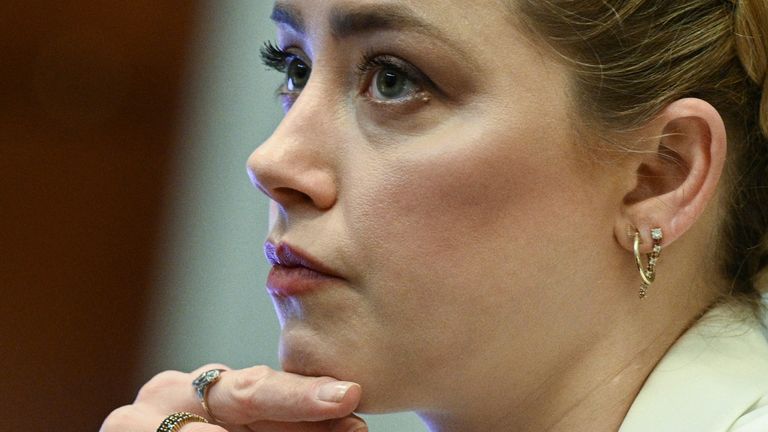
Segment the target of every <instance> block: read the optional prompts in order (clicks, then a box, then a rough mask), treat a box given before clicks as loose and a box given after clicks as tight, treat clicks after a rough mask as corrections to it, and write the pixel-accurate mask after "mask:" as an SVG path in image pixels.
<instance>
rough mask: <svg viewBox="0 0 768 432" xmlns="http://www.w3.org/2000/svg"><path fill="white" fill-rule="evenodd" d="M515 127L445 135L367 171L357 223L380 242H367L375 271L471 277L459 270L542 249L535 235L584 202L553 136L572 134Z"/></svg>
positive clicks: (470, 271)
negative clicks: (506, 130)
mask: <svg viewBox="0 0 768 432" xmlns="http://www.w3.org/2000/svg"><path fill="white" fill-rule="evenodd" d="M516 130H517V131H518V132H517V133H516V134H515V135H514V136H509V135H504V134H502V133H499V132H497V131H494V130H482V131H481V130H477V131H473V130H466V129H464V130H463V131H462V132H463V133H445V134H442V136H441V137H439V138H435V137H432V138H430V139H429V141H428V142H427V143H424V145H421V146H420V145H419V144H414V145H408V146H407V147H409V148H410V149H411V150H410V151H408V152H400V153H398V154H397V155H396V156H395V157H392V158H391V159H390V158H388V159H386V160H384V161H378V162H377V164H376V165H377V167H378V168H377V169H374V170H372V171H368V173H367V175H366V177H365V178H360V179H359V184H358V186H357V187H356V188H355V190H356V191H359V192H360V195H359V196H356V197H355V200H354V201H355V202H354V204H353V205H352V206H350V207H351V208H352V209H354V211H353V212H352V214H350V215H349V217H350V220H351V221H352V223H351V224H350V226H351V227H353V228H352V229H354V230H356V235H355V237H356V238H360V239H363V245H367V246H370V245H376V247H373V248H371V247H368V248H366V247H361V248H360V253H361V254H364V255H366V254H367V255H372V256H370V257H369V260H370V261H369V262H370V263H376V265H375V267H373V269H372V270H371V271H372V272H378V271H388V272H389V271H392V272H393V274H392V275H394V274H399V275H400V276H403V275H408V274H413V275H420V278H421V279H422V282H426V281H425V280H423V278H424V277H427V276H428V275H430V274H432V275H435V276H434V277H432V278H431V279H433V280H432V282H435V283H445V280H444V279H450V280H451V281H461V282H466V280H467V278H465V277H463V276H460V277H456V275H457V274H461V275H464V276H473V275H479V274H482V275H484V276H486V277H487V276H488V275H489V274H490V273H489V269H491V268H493V265H492V264H493V263H494V262H495V261H499V262H505V261H506V262H509V261H507V260H509V259H513V258H516V259H523V257H521V255H522V254H523V253H524V252H528V253H530V248H534V249H535V248H536V247H537V246H536V244H537V243H538V242H536V241H534V240H535V238H536V237H537V236H540V235H541V234H540V233H541V232H542V231H546V230H549V229H554V228H555V227H556V225H558V223H561V222H560V221H561V219H562V218H561V216H560V214H559V210H561V209H563V208H567V207H568V206H569V203H571V202H572V203H574V204H575V203H576V202H577V199H578V198H577V195H576V194H577V193H578V190H577V187H576V184H577V183H578V181H577V178H576V175H575V174H573V172H574V169H573V163H571V161H569V160H567V159H565V158H563V157H562V155H563V154H564V152H565V150H564V149H563V146H560V145H557V146H556V145H553V144H552V143H562V142H564V141H565V136H563V135H559V133H558V132H556V131H552V132H551V133H550V134H549V135H547V136H542V135H541V134H536V133H534V131H527V130H526V129H522V128H521V129H516ZM452 132H456V131H455V130H454V131H452ZM505 267H506V266H505ZM449 275H450V276H449ZM382 276H385V275H382ZM446 276H449V277H446Z"/></svg>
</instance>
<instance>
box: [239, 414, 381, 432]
mask: <svg viewBox="0 0 768 432" xmlns="http://www.w3.org/2000/svg"><path fill="white" fill-rule="evenodd" d="M248 429H250V430H252V431H256V432H367V431H368V426H367V425H366V424H365V421H363V419H361V418H359V417H357V416H355V415H350V416H347V417H344V418H341V419H334V420H326V421H322V422H301V423H287V422H272V421H265V422H257V423H252V424H250V425H248Z"/></svg>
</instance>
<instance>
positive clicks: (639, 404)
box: [619, 305, 768, 432]
mask: <svg viewBox="0 0 768 432" xmlns="http://www.w3.org/2000/svg"><path fill="white" fill-rule="evenodd" d="M746 314H747V313H746V312H744V311H740V310H738V309H737V308H734V307H729V306H727V305H723V306H719V307H716V308H714V309H713V310H711V311H710V312H708V313H707V314H706V315H705V316H704V317H703V318H702V319H701V320H699V322H698V323H696V324H695V325H694V326H693V327H692V328H691V329H689V330H688V331H687V332H686V333H685V334H683V336H681V337H680V338H679V339H678V341H677V342H676V343H675V344H674V345H673V346H672V347H671V348H670V350H669V351H668V352H667V354H666V355H665V356H664V357H663V358H662V359H661V361H660V362H659V363H658V365H657V366H656V368H655V369H654V370H653V372H652V373H651V375H650V376H649V377H648V379H647V380H646V382H645V384H644V385H643V388H642V389H641V390H640V393H639V394H638V396H637V398H636V399H635V401H634V403H633V404H632V406H631V408H630V409H629V412H628V413H627V416H626V418H625V419H624V422H623V424H622V426H621V428H619V432H648V431H654V432H681V431H697V432H724V431H727V430H728V429H729V427H730V426H731V425H732V424H733V423H734V421H736V419H738V418H739V417H741V415H743V414H744V413H746V412H747V411H749V410H750V407H752V406H753V405H754V404H756V403H757V401H759V400H760V399H761V398H763V397H764V396H766V395H768V340H767V339H766V334H767V333H766V331H765V328H764V326H763V325H762V323H760V322H758V321H757V320H755V319H753V318H744V315H746Z"/></svg>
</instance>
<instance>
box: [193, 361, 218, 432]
mask: <svg viewBox="0 0 768 432" xmlns="http://www.w3.org/2000/svg"><path fill="white" fill-rule="evenodd" d="M225 371H226V369H211V370H209V371H205V372H203V373H201V374H200V375H199V376H198V377H197V378H195V380H194V381H192V387H194V388H195V392H196V393H197V398H198V399H199V400H200V404H201V405H202V406H203V411H205V413H206V414H207V415H208V417H210V418H211V420H213V421H215V422H217V423H221V424H224V422H222V421H221V420H219V419H217V418H216V416H214V415H213V413H212V412H211V410H210V408H209V407H208V388H209V387H210V386H211V385H213V384H215V383H216V382H217V381H219V380H220V379H221V373H222V372H225Z"/></svg>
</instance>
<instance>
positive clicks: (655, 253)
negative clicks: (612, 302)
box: [635, 228, 664, 299]
mask: <svg viewBox="0 0 768 432" xmlns="http://www.w3.org/2000/svg"><path fill="white" fill-rule="evenodd" d="M651 238H652V239H653V249H652V250H651V253H649V254H646V256H647V257H648V264H647V265H646V266H643V261H642V259H640V231H635V262H636V263H637V269H638V270H639V271H640V279H642V284H641V285H640V298H641V299H642V298H645V296H646V295H647V294H648V288H650V286H651V284H652V283H653V281H654V280H656V263H657V262H658V260H659V255H660V254H661V240H663V239H664V233H663V232H662V231H661V228H653V229H652V230H651Z"/></svg>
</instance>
